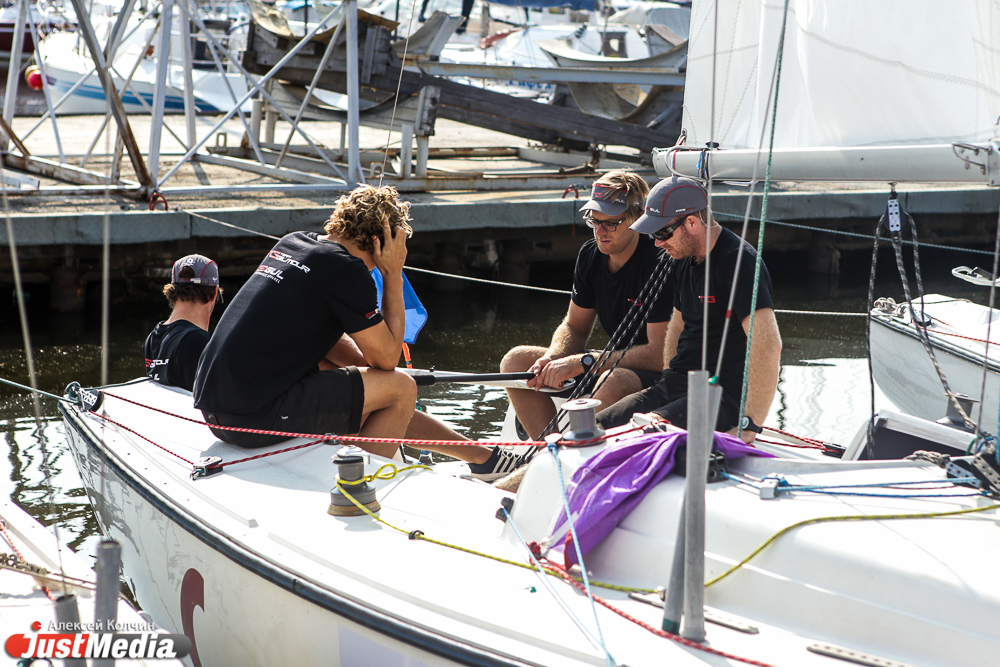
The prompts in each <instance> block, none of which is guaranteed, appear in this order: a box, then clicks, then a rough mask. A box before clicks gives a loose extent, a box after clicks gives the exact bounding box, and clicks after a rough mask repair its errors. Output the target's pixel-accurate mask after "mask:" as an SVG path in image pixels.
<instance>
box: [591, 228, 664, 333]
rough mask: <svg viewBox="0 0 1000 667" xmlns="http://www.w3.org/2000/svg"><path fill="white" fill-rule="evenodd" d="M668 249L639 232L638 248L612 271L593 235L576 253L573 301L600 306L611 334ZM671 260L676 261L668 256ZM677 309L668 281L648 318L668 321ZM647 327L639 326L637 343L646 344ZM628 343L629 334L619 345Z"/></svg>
mask: <svg viewBox="0 0 1000 667" xmlns="http://www.w3.org/2000/svg"><path fill="white" fill-rule="evenodd" d="M665 254H666V253H664V252H663V251H662V250H660V249H659V248H657V247H656V245H655V244H654V243H653V241H652V239H650V238H649V237H648V236H647V235H645V234H640V235H639V242H638V243H637V244H636V247H635V251H634V252H633V253H632V256H631V257H629V258H628V261H627V262H625V265H624V266H622V267H621V268H620V269H618V270H617V271H616V272H614V273H609V272H608V256H607V255H605V254H604V253H602V252H601V251H600V250H598V249H597V241H595V240H594V239H591V240H589V241H587V242H586V243H584V244H583V247H582V248H580V253H579V254H578V255H577V257H576V270H575V271H574V272H573V296H572V299H573V303H575V304H576V305H578V306H580V307H581V308H593V309H595V310H597V319H598V321H599V322H600V323H601V326H602V327H603V328H604V330H605V331H606V332H607V333H608V335H609V336H612V335H614V333H615V331H616V330H617V329H618V327H619V325H621V323H622V321H623V320H624V319H625V316H626V315H627V314H628V311H629V308H631V307H632V304H633V303H635V300H636V299H637V298H638V297H639V295H640V293H641V292H642V288H643V287H645V285H646V283H647V282H648V281H649V277H650V276H651V275H653V271H654V270H655V269H656V265H657V264H658V263H659V261H660V258H661V257H663V256H664V255H665ZM667 261H672V260H670V259H668V260H667ZM673 312H674V306H673V299H672V296H671V290H670V285H669V284H665V285H664V286H663V288H662V289H661V290H660V295H659V297H658V298H657V299H656V303H654V304H653V307H652V309H651V310H650V312H649V317H648V318H647V319H646V322H647V323H650V322H666V321H668V320H669V319H670V315H671V314H672V313H673ZM647 342H649V340H648V339H647V337H646V327H642V328H641V329H640V330H639V335H638V336H636V338H635V342H634V343H633V345H645V344H646V343H647ZM627 345H628V338H627V337H626V338H625V340H622V341H621V343H620V346H619V347H618V348H616V349H622V348H624V347H626V346H627Z"/></svg>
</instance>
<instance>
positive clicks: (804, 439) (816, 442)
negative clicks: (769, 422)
mask: <svg viewBox="0 0 1000 667" xmlns="http://www.w3.org/2000/svg"><path fill="white" fill-rule="evenodd" d="M764 430H765V431H773V432H774V433H780V434H781V435H786V436H788V437H789V438H795V439H796V440H801V441H802V442H808V443H810V444H813V445H817V446H820V447H825V446H826V445H827V444H828V443H826V442H823V441H822V440H816V439H815V438H807V437H805V436H804V435H795V434H794V433H789V432H788V431H782V430H781V429H780V428H774V427H773V426H765V427H764ZM782 444H786V443H782Z"/></svg>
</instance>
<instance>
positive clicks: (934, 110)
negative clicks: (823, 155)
mask: <svg viewBox="0 0 1000 667" xmlns="http://www.w3.org/2000/svg"><path fill="white" fill-rule="evenodd" d="M716 7H718V50H717V64H716V70H715V71H716V73H715V83H714V86H715V94H714V100H715V109H716V112H715V118H714V131H713V122H712V113H711V110H712V100H713V76H712V70H713V51H714V48H713V42H714V41H715V40H713V33H714V32H715V31H714V26H715V24H716ZM783 9H784V2H783V1H782V0H756V1H748V0H717V2H709V1H708V0H700V1H699V0H696V1H695V2H694V3H693V11H692V16H691V32H690V44H689V61H688V63H689V64H688V75H687V83H686V88H685V97H684V118H683V127H684V129H685V130H686V131H687V136H688V139H687V144H688V145H693V146H704V145H705V144H706V143H707V142H709V141H715V142H717V143H719V144H720V146H721V147H722V148H730V149H738V148H757V146H758V143H759V141H760V137H761V131H762V128H764V124H765V122H767V129H766V132H768V133H769V132H770V122H769V120H768V119H769V118H770V109H769V108H768V90H769V88H770V86H771V83H772V77H773V72H774V65H775V60H776V57H777V53H778V41H779V35H780V31H781V21H782V14H783ZM777 113H778V122H777V126H776V134H775V147H776V148H793V147H822V146H840V147H847V146H879V145H900V144H941V143H948V142H953V141H962V142H985V141H989V140H990V139H993V138H995V137H997V136H1000V128H998V126H997V122H998V117H1000V0H962V1H960V2H947V3H942V2H940V1H939V0H880V1H878V2H872V1H871V0H838V1H837V2H828V1H826V0H789V13H788V24H787V28H786V37H785V48H784V55H783V62H782V71H781V84H780V91H779V103H778V112H777ZM766 136H768V135H767V134H765V137H766ZM764 147H765V149H766V147H767V144H766V139H765V144H764Z"/></svg>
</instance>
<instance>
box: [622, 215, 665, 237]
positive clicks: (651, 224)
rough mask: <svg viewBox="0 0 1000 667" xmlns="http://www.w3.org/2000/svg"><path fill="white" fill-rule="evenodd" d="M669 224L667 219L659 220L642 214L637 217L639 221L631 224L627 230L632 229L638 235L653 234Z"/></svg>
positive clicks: (659, 218) (653, 216) (655, 216)
mask: <svg viewBox="0 0 1000 667" xmlns="http://www.w3.org/2000/svg"><path fill="white" fill-rule="evenodd" d="M669 222H670V220H668V219H667V218H661V217H660V216H658V215H647V214H646V213H643V214H642V215H640V216H639V219H638V220H636V221H635V222H633V223H632V224H631V225H630V226H629V229H633V230H635V231H637V232H639V233H640V234H652V233H653V232H658V231H660V230H661V229H663V228H664V227H666V226H667V224H668V223H669Z"/></svg>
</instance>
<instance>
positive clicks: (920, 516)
mask: <svg viewBox="0 0 1000 667" xmlns="http://www.w3.org/2000/svg"><path fill="white" fill-rule="evenodd" d="M998 508H1000V505H986V506H985V507H971V508H968V509H964V510H953V511H950V512H932V513H930V514H874V515H870V516H869V515H860V514H859V515H851V516H824V517H818V518H815V519H806V520H805V521H799V522H798V523H793V524H792V525H790V526H787V527H785V528H782V529H781V530H779V531H778V532H777V533H775V534H774V535H772V536H771V537H769V538H767V540H765V541H764V543H763V544H761V545H760V546H759V547H757V548H756V549H754V550H753V551H752V552H750V555H749V556H747V557H746V558H744V559H743V560H741V561H740V562H739V563H737V564H736V565H733V566H732V567H731V568H729V569H728V570H726V571H725V572H723V573H722V574H720V575H719V576H717V577H716V578H714V579H712V580H710V581H709V582H708V583H706V584H705V588H708V587H709V586H711V585H712V584H717V583H719V582H720V581H722V580H723V579H725V578H726V577H728V576H729V575H731V574H732V573H733V572H735V571H736V570H738V569H740V568H741V567H743V566H744V565H746V564H747V563H748V562H750V559H752V558H753V557H754V556H756V555H757V554H759V553H760V552H761V551H763V550H764V549H766V548H767V547H768V546H769V545H770V544H771V543H772V542H774V541H775V540H777V539H778V538H779V537H781V536H782V535H784V534H785V533H787V532H789V531H791V530H793V529H795V528H801V527H802V526H808V525H809V524H814V523H827V522H830V521H889V520H893V519H932V518H936V517H943V516H957V515H959V514H972V513H974V512H983V511H985V510H990V509H998Z"/></svg>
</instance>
